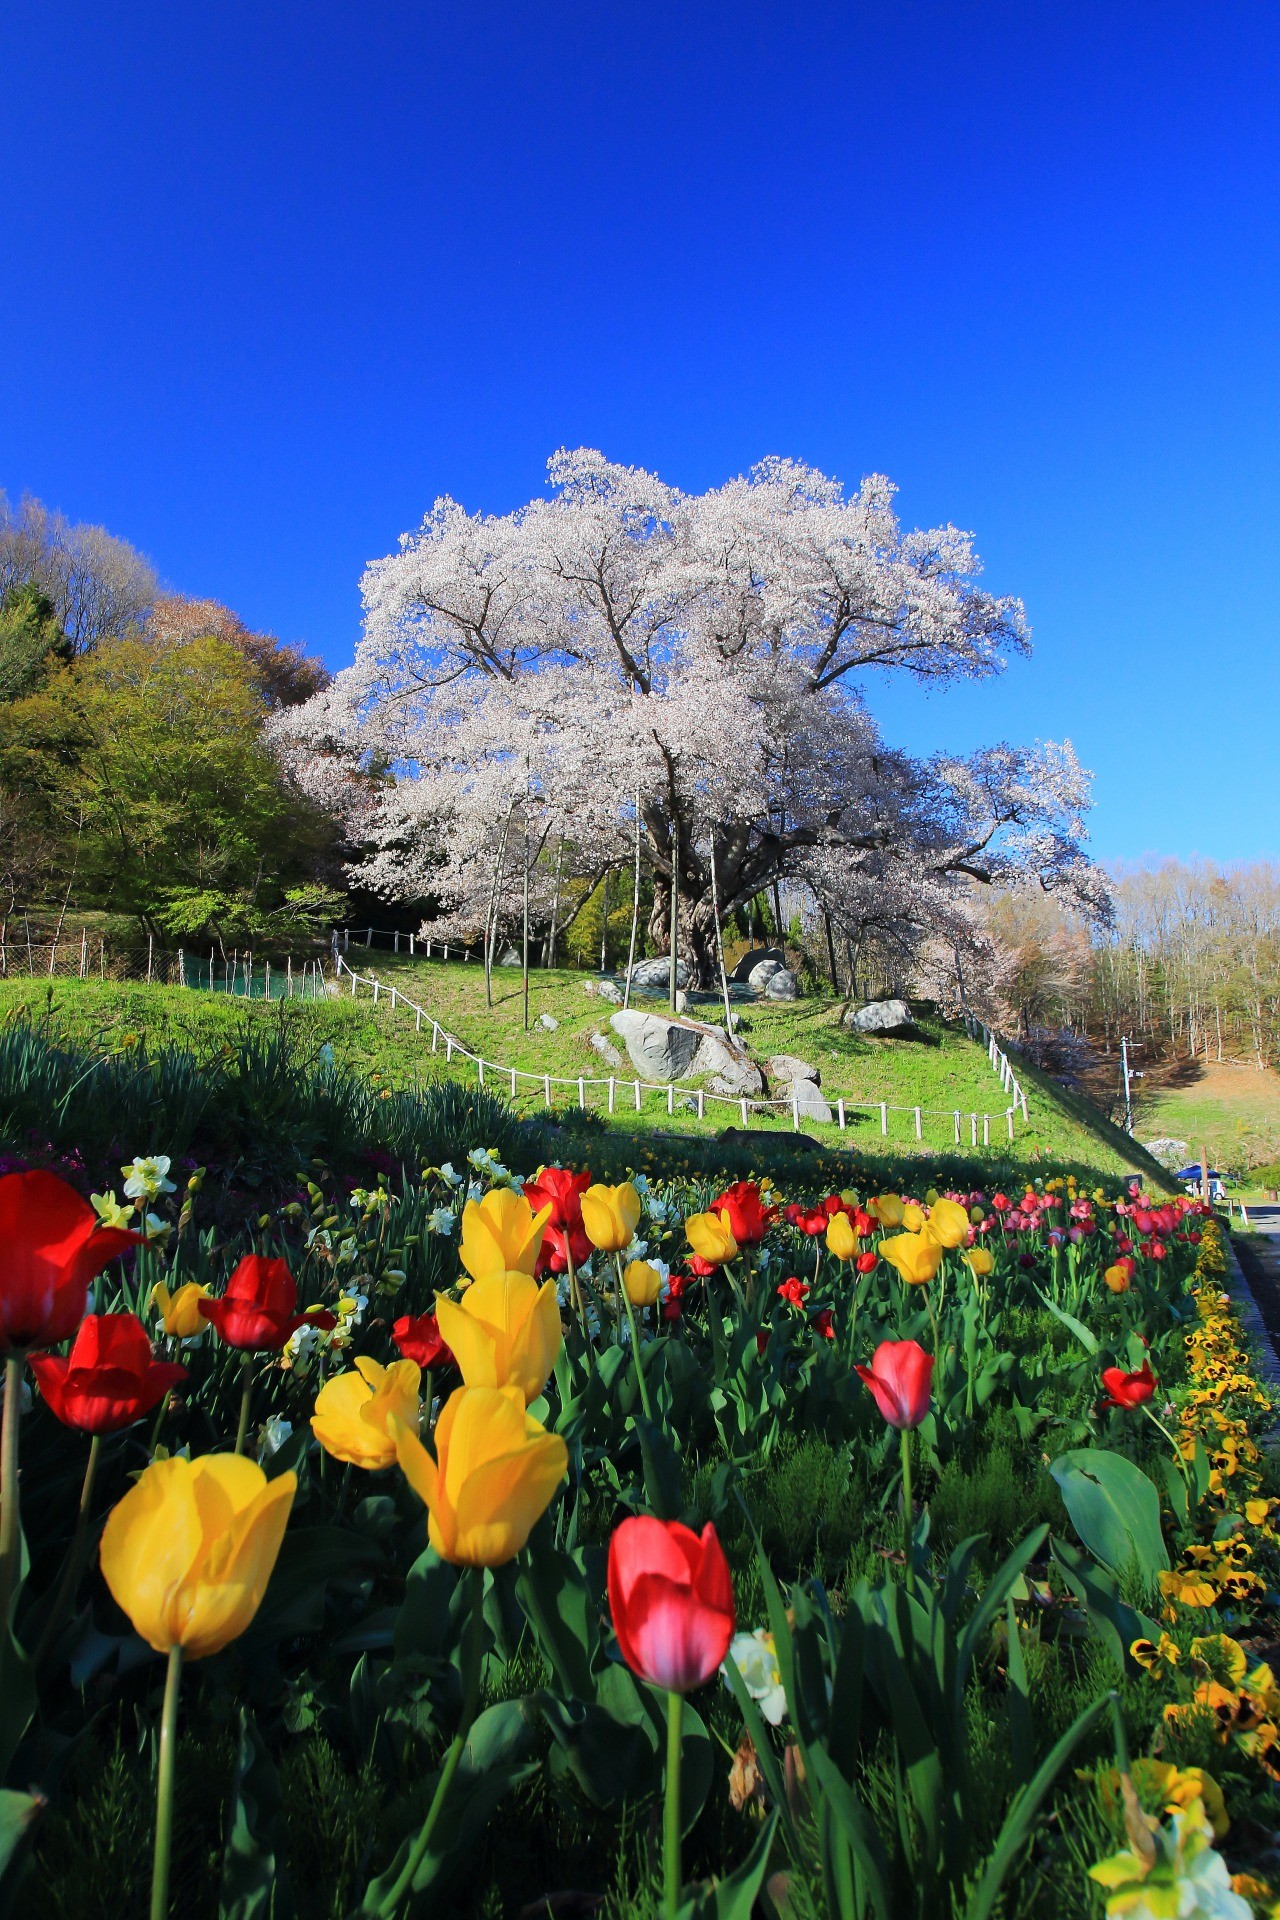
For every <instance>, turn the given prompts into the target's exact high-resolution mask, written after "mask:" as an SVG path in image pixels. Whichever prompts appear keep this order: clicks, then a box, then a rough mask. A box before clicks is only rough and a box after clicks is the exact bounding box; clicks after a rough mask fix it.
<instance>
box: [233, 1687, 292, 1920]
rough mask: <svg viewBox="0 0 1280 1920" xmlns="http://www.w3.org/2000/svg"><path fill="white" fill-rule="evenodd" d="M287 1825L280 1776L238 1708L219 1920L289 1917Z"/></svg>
mask: <svg viewBox="0 0 1280 1920" xmlns="http://www.w3.org/2000/svg"><path fill="white" fill-rule="evenodd" d="M287 1851H288V1829H287V1827H286V1824H285V1818H284V1804H283V1801H282V1799H281V1794H280V1781H279V1777H278V1776H277V1774H276V1770H275V1767H274V1766H273V1765H272V1762H271V1756H270V1754H269V1753H268V1752H267V1749H266V1747H265V1745H264V1744H263V1741H262V1738H261V1736H260V1735H259V1733H258V1729H257V1726H256V1724H255V1722H254V1718H253V1715H252V1714H251V1713H250V1712H249V1711H248V1709H247V1708H241V1711H240V1746H239V1751H238V1752H237V1755H236V1777H235V1786H234V1789H233V1793H232V1800H231V1815H230V1821H229V1823H228V1828H227V1844H226V1849H225V1851H224V1853H223V1856H222V1890H221V1893H220V1895H219V1900H218V1916H219V1920H292V1915H293V1911H294V1906H293V1890H292V1887H291V1885H290V1881H289V1875H288V1871H287V1868H286V1866H285V1858H286V1855H287Z"/></svg>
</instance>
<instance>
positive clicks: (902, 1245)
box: [880, 1233, 942, 1287]
mask: <svg viewBox="0 0 1280 1920" xmlns="http://www.w3.org/2000/svg"><path fill="white" fill-rule="evenodd" d="M880 1257H881V1259H882V1260H887V1261H888V1262H889V1265H890V1266H891V1267H895V1268H896V1269H897V1271H898V1273H899V1274H900V1275H901V1277H902V1279H904V1280H905V1281H906V1282H907V1283H908V1285H909V1286H913V1287H918V1286H923V1285H924V1283H925V1282H926V1281H928V1280H932V1279H933V1278H934V1276H935V1275H936V1273H937V1271H938V1268H939V1267H940V1266H941V1265H942V1248H941V1247H940V1246H939V1245H938V1242H937V1241H936V1240H933V1239H930V1238H928V1237H926V1235H924V1234H922V1233H897V1234H895V1235H894V1236H893V1238H892V1239H891V1240H882V1241H881V1242H880Z"/></svg>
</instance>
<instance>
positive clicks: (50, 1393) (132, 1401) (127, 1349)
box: [31, 1313, 187, 1433]
mask: <svg viewBox="0 0 1280 1920" xmlns="http://www.w3.org/2000/svg"><path fill="white" fill-rule="evenodd" d="M31 1371H32V1372H33V1373H34V1374H35V1376H36V1382H37V1384H38V1386H39V1388H40V1391H41V1393H42V1394H43V1395H44V1398H45V1399H46V1400H47V1401H48V1403H49V1408H50V1411H51V1412H52V1413H54V1414H55V1415H56V1417H57V1418H58V1419H59V1420H61V1422H62V1424H63V1426H64V1427H77V1428H79V1430H80V1432H81V1433H119V1432H120V1430H121V1428H122V1427H131V1426H132V1425H133V1423H134V1421H135V1420H141V1419H142V1418H143V1416H144V1414H148V1413H150V1412H151V1411H152V1410H153V1408H155V1407H158V1406H159V1404H160V1402H161V1401H162V1400H163V1399H164V1396H165V1394H166V1393H168V1391H169V1389H170V1387H176V1386H177V1384H178V1382H179V1381H180V1380H185V1379H186V1377H187V1370H186V1368H185V1367H180V1366H178V1365H177V1364H176V1362H174V1361H172V1360H157V1359H155V1358H154V1357H153V1355H152V1352H151V1342H150V1341H149V1340H148V1338H147V1332H146V1328H145V1327H144V1326H143V1324H142V1322H141V1320H139V1319H138V1317H137V1315H136V1314H132V1313H91V1314H89V1315H88V1317H87V1318H86V1319H84V1320H82V1321H81V1323H80V1326H79V1329H78V1330H77V1333H76V1337H75V1339H74V1340H73V1341H72V1343H71V1352H70V1353H69V1354H68V1355H67V1357H66V1358H65V1359H61V1358H59V1357H58V1356H56V1355H54V1354H51V1353H42V1354H33V1355H32V1356H31Z"/></svg>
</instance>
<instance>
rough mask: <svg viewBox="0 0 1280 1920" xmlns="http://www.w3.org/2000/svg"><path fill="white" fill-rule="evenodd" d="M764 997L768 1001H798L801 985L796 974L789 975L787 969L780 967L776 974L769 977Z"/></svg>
mask: <svg viewBox="0 0 1280 1920" xmlns="http://www.w3.org/2000/svg"><path fill="white" fill-rule="evenodd" d="M764 997H765V999H766V1000H798V999H799V998H800V983H799V981H798V980H797V979H796V977H795V975H794V973H788V971H787V969H786V968H785V967H779V969H778V971H777V972H776V973H774V974H771V975H770V976H769V979H768V981H767V983H766V985H765V990H764Z"/></svg>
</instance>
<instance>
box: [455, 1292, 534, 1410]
mask: <svg viewBox="0 0 1280 1920" xmlns="http://www.w3.org/2000/svg"><path fill="white" fill-rule="evenodd" d="M436 1319H437V1321H438V1322H439V1326H440V1332H441V1334H442V1335H443V1336H444V1338H445V1340H447V1341H448V1343H449V1347H450V1349H451V1350H452V1352H453V1356H454V1359H455V1360H456V1361H457V1363H458V1367H459V1369H460V1371H461V1374H462V1378H463V1381H464V1383H465V1384H466V1385H467V1386H468V1387H518V1388H519V1389H520V1392H521V1393H522V1394H523V1395H524V1399H525V1404H526V1405H528V1403H529V1401H531V1400H536V1399H537V1397H538V1395H539V1394H540V1393H541V1392H542V1389H543V1388H544V1387H545V1386H546V1384H547V1381H548V1379H549V1378H550V1376H551V1369H552V1367H553V1366H554V1365H555V1362H556V1355H557V1354H558V1353H559V1351H560V1342H561V1339H562V1338H563V1335H562V1332H561V1328H560V1301H559V1298H558V1296H557V1293H556V1283H555V1281H554V1280H544V1281H543V1283H542V1285H541V1286H539V1285H538V1283H537V1281H536V1280H534V1279H532V1278H531V1277H530V1276H529V1274H527V1273H493V1274H486V1275H485V1276H484V1278H483V1279H480V1280H477V1281H476V1282H475V1283H474V1285H472V1286H470V1287H468V1288H467V1291H466V1292H465V1293H464V1294H463V1296H462V1301H461V1304H459V1303H458V1302H457V1301H454V1300H450V1299H449V1298H448V1296H447V1295H445V1294H443V1293H438V1294H437V1295H436Z"/></svg>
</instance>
